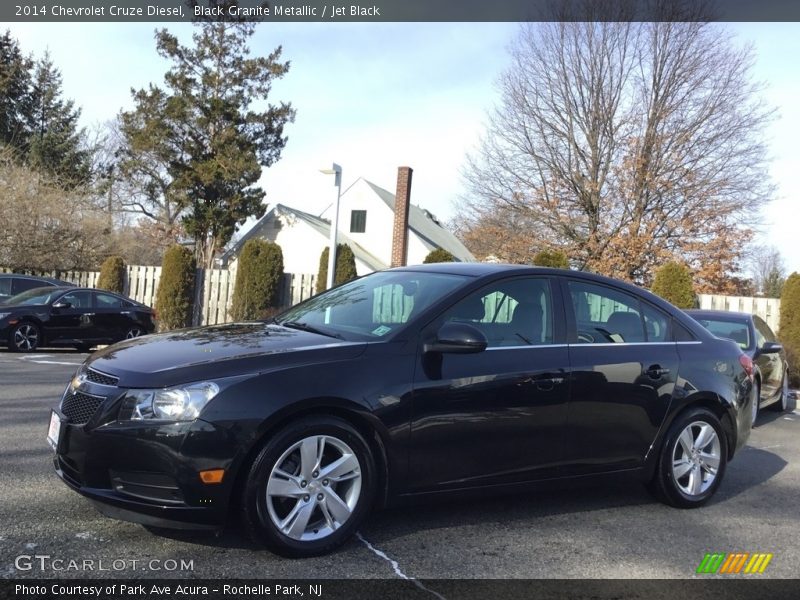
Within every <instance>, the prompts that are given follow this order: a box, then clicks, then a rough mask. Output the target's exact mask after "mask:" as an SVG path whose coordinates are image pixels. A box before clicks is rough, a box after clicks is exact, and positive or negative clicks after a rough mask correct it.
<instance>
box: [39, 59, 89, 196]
mask: <svg viewBox="0 0 800 600" xmlns="http://www.w3.org/2000/svg"><path fill="white" fill-rule="evenodd" d="M62 93H63V91H62V81H61V72H60V71H59V70H58V69H57V68H56V67H55V65H54V64H53V61H52V60H51V59H50V55H49V54H45V56H44V58H42V59H41V60H40V61H38V62H37V63H36V66H35V69H34V73H33V79H32V83H31V93H30V103H29V107H28V111H27V115H26V121H27V123H26V127H27V130H28V134H27V144H26V146H27V147H26V152H25V154H26V158H27V161H28V163H29V164H30V165H31V166H32V167H34V168H36V169H38V170H40V171H42V172H44V173H49V174H51V175H53V176H54V177H55V178H56V180H57V181H58V182H59V183H60V184H61V185H62V186H64V187H67V188H69V187H74V186H77V185H81V184H84V183H86V182H87V181H88V179H89V175H90V170H91V163H90V153H89V152H88V150H87V149H86V148H85V147H84V136H85V132H84V130H83V129H82V128H80V127H79V126H78V120H79V119H80V115H81V111H80V109H79V108H76V107H75V103H74V102H73V101H72V100H65V99H64V98H63V97H62Z"/></svg>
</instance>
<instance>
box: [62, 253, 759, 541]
mask: <svg viewBox="0 0 800 600" xmlns="http://www.w3.org/2000/svg"><path fill="white" fill-rule="evenodd" d="M751 376H752V363H751V362H750V359H749V358H747V357H746V356H744V355H743V354H742V353H741V351H740V350H739V349H738V347H737V346H736V345H735V344H733V343H732V342H730V341H726V340H721V339H717V338H715V337H713V336H712V335H711V334H710V333H708V331H706V330H705V329H704V328H703V327H702V326H700V325H699V324H697V323H696V322H695V321H693V320H692V319H691V318H690V317H688V316H687V315H685V314H684V313H682V312H681V311H678V310H677V309H675V308H674V307H672V306H671V305H670V304H668V303H666V302H664V301H663V300H660V299H659V298H657V297H655V296H653V295H651V294H650V293H648V292H645V291H643V290H641V289H639V288H636V287H634V286H630V285H627V284H624V283H620V282H618V281H614V280H612V279H607V278H604V277H600V276H596V275H590V274H587V273H580V272H574V271H561V270H554V269H544V268H529V267H517V266H501V265H487V264H441V265H425V266H420V267H409V268H402V269H394V270H389V271H383V272H379V273H374V274H372V275H368V276H366V277H363V278H361V279H357V280H354V281H351V282H349V283H347V284H344V285H342V286H339V287H337V288H334V289H332V290H330V291H328V292H326V293H323V294H321V295H319V296H316V297H314V298H311V299H310V300H308V301H306V302H303V303H302V304H299V305H297V306H295V307H293V308H291V309H289V310H288V311H287V312H285V313H283V314H282V315H281V316H279V317H278V318H277V319H274V320H272V321H270V322H256V323H238V324H231V325H224V326H217V327H210V328H203V329H193V330H183V331H176V332H172V333H167V334H162V335H156V336H147V337H144V338H141V339H136V340H129V341H125V342H122V343H120V344H117V345H115V346H112V347H110V348H107V349H105V350H103V351H101V352H98V353H96V354H94V355H93V356H91V357H90V358H89V359H88V360H87V361H86V363H85V364H84V365H83V366H82V367H81V368H80V370H79V371H78V373H77V374H76V376H75V378H74V379H73V380H72V382H71V383H70V384H69V386H68V387H67V389H66V390H65V392H64V395H63V398H62V399H61V402H60V404H59V405H58V408H57V409H56V410H55V411H54V412H53V414H52V418H51V422H50V431H49V439H50V440H51V444H52V445H53V446H54V448H55V452H56V453H55V458H54V461H55V467H56V472H57V473H58V475H59V477H61V479H63V481H64V482H65V483H66V484H67V485H69V486H70V487H71V488H73V489H74V490H76V491H78V492H80V493H81V494H83V495H84V496H87V497H88V498H90V499H92V500H93V501H94V502H95V503H96V505H97V507H98V509H99V510H100V511H101V512H103V513H104V514H106V515H109V516H112V517H117V518H120V519H126V520H131V521H135V522H139V523H144V524H150V525H155V526H162V527H206V528H219V527H221V526H222V525H223V524H224V523H225V522H226V519H227V518H228V517H229V516H230V514H231V513H234V512H238V513H240V515H241V517H242V519H243V522H244V525H245V528H246V529H247V530H248V531H250V532H251V533H252V534H253V535H254V536H255V537H256V538H258V539H260V540H261V541H263V542H264V543H265V544H266V545H267V546H269V547H270V548H272V549H273V550H274V551H276V552H279V553H281V554H284V555H289V556H307V555H312V554H318V553H322V552H326V551H329V550H331V549H332V548H334V547H336V546H337V545H338V544H341V543H342V542H343V541H345V540H346V539H347V538H348V537H349V536H350V535H352V534H353V533H354V532H355V531H356V529H357V528H358V526H359V525H360V523H361V522H362V520H363V519H364V517H365V516H366V514H367V513H368V512H369V510H370V509H371V508H373V507H374V506H380V505H385V504H387V503H393V502H398V501H402V500H404V499H409V498H412V497H420V496H425V495H433V494H445V493H463V492H466V491H475V490H481V489H482V490H492V491H494V490H501V489H505V490H508V489H510V488H515V487H517V486H525V485H528V484H531V483H537V482H542V481H544V480H553V479H562V478H574V477H581V476H587V475H603V474H610V473H614V474H616V475H619V474H621V473H627V474H629V475H630V476H632V477H634V478H636V479H639V480H641V481H643V482H646V483H648V484H649V487H650V488H651V489H652V490H653V491H654V492H655V493H656V494H657V496H658V497H660V498H662V499H663V500H664V501H666V502H668V503H669V504H671V505H673V506H680V507H694V506H699V505H701V504H703V503H704V502H706V501H707V500H708V499H709V498H710V497H711V496H712V495H713V494H714V492H715V491H716V489H717V488H718V487H719V485H720V482H721V481H722V478H723V475H724V474H725V465H726V463H727V461H729V460H730V459H731V458H732V457H733V455H734V453H735V451H736V450H737V449H738V448H740V447H741V446H742V445H743V444H744V443H745V441H746V439H747V437H748V435H749V432H750V426H751V422H750V418H751V417H750V415H751V414H752V412H751V410H750V404H751V402H752V401H753V398H752V392H751V390H752V383H751Z"/></svg>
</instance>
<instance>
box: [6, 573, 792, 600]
mask: <svg viewBox="0 0 800 600" xmlns="http://www.w3.org/2000/svg"><path fill="white" fill-rule="evenodd" d="M799 595H800V581H798V580H796V579H764V578H763V577H762V576H758V575H747V576H731V577H729V578H716V577H713V576H701V577H699V578H698V579H687V580H667V579H655V580H642V579H630V580H621V579H610V580H609V579H603V580H586V579H537V580H521V579H514V580H498V579H492V580H463V579H457V580H454V579H437V580H416V579H391V580H387V579H379V580H374V579H357V580H341V579H339V580H336V579H327V580H311V579H308V580H295V581H291V580H269V579H253V580H237V579H231V580H209V579H160V580H142V579H138V580H135V579H125V580H123V579H118V580H115V579H83V580H81V579H62V580H53V579H25V580H23V579H17V580H2V581H0V598H3V599H6V598H13V599H15V600H87V599H90V598H99V599H101V600H105V599H109V600H115V599H123V598H125V599H127V600H153V599H158V598H192V599H194V598H202V599H206V600H230V599H231V598H243V599H248V598H253V599H256V598H258V599H263V598H270V599H271V598H281V599H283V600H299V599H301V598H302V599H303V600H323V599H324V600H361V599H364V600H366V599H375V598H379V599H380V600H432V599H433V600H456V599H458V600H472V599H474V600H487V599H491V600H505V599H508V600H512V599H513V600H524V599H528V598H536V599H537V600H562V599H585V600H606V599H608V600H612V599H615V600H620V599H625V600H638V599H641V600H661V599H664V600H667V599H670V600H672V599H674V598H688V597H692V598H725V600H762V599H763V600H783V599H784V598H786V599H788V598H797V597H798V596H799Z"/></svg>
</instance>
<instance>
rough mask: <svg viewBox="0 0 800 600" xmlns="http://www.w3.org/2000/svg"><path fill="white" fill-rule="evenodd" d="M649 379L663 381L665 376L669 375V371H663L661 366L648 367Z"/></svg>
mask: <svg viewBox="0 0 800 600" xmlns="http://www.w3.org/2000/svg"><path fill="white" fill-rule="evenodd" d="M645 373H647V375H648V377H650V378H651V379H661V378H662V377H663V376H664V375H669V369H662V368H661V365H653V366H651V367H648V369H647V371H645Z"/></svg>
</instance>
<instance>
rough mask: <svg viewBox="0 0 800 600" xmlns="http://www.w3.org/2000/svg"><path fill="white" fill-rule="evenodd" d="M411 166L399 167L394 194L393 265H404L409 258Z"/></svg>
mask: <svg viewBox="0 0 800 600" xmlns="http://www.w3.org/2000/svg"><path fill="white" fill-rule="evenodd" d="M413 172H414V171H413V169H412V168H411V167H398V169H397V192H396V193H395V195H394V230H393V232H392V266H393V267H403V266H405V264H406V262H407V260H408V210H409V204H410V203H411V174H412V173H413Z"/></svg>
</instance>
